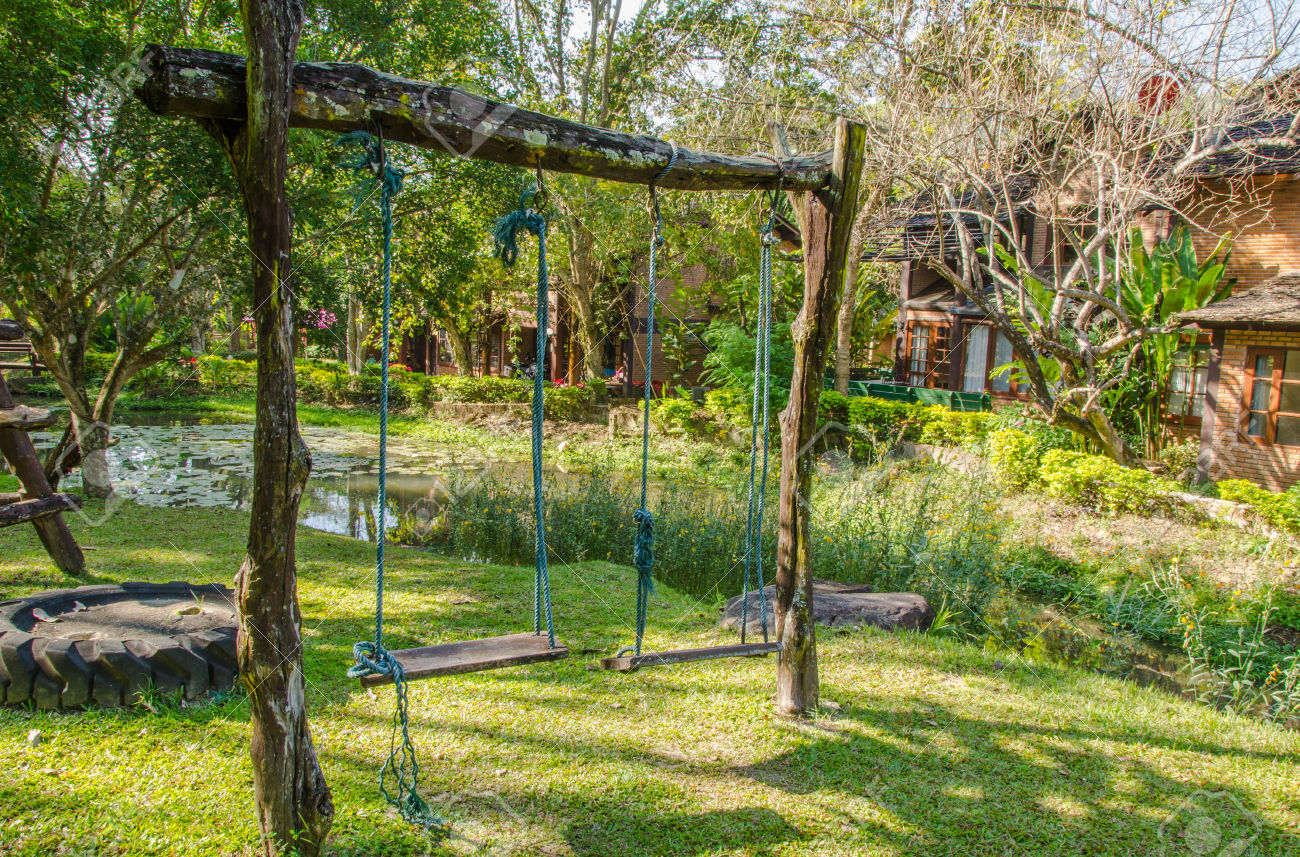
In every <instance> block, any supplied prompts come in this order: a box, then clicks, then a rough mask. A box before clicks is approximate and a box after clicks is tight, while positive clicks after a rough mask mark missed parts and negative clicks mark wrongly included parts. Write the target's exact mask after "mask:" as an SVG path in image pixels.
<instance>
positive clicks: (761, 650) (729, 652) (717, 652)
mask: <svg viewBox="0 0 1300 857" xmlns="http://www.w3.org/2000/svg"><path fill="white" fill-rule="evenodd" d="M780 651H781V644H780V643H735V644H733V645H730V646H705V647H703V648H699V649H676V650H674V651H668V652H646V653H645V654H643V655H626V656H624V657H621V658H601V661H600V668H601V669H603V670H613V671H615V672H621V673H630V672H633V671H635V670H639V669H640V668H641V667H662V666H668V665H669V664H687V663H696V662H698V661H716V660H718V659H719V658H757V657H762V656H763V655H772V654H776V653H778V652H780Z"/></svg>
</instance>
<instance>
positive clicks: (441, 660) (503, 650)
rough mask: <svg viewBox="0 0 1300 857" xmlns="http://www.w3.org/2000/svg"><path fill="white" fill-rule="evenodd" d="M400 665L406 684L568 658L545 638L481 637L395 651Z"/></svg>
mask: <svg viewBox="0 0 1300 857" xmlns="http://www.w3.org/2000/svg"><path fill="white" fill-rule="evenodd" d="M392 655H393V656H394V657H395V658H397V662H398V663H400V664H401V665H402V669H403V670H405V672H406V678H407V680H408V681H410V680H413V679H420V678H433V677H434V676H442V675H460V674H462V673H473V672H480V671H482V670H495V669H500V668H502V667H515V666H520V665H522V664H532V663H538V662H540V661H558V660H560V659H561V658H566V657H568V656H569V650H568V649H567V648H566V647H564V646H559V645H557V646H556V647H555V648H553V649H552V648H551V646H550V642H549V640H548V639H547V636H546V635H545V634H533V633H526V634H509V635H507V636H504V637H483V638H481V639H478V640H462V641H460V642H456V643H442V644H441V645H437V646H420V647H419V648H416V649H397V650H394V651H393V652H392ZM392 681H393V677H392V676H390V675H367V676H362V677H361V684H362V685H363V686H365V687H372V686H374V685H379V684H391V683H392Z"/></svg>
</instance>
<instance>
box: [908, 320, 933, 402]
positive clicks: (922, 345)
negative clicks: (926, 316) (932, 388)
mask: <svg viewBox="0 0 1300 857" xmlns="http://www.w3.org/2000/svg"><path fill="white" fill-rule="evenodd" d="M910 350H911V357H910V359H909V361H908V366H907V369H908V376H907V383H909V384H911V385H912V386H913V387H924V386H925V374H926V371H927V369H928V365H929V357H930V328H929V326H928V325H924V324H914V325H912V344H911V349H910Z"/></svg>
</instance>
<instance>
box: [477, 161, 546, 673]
mask: <svg viewBox="0 0 1300 857" xmlns="http://www.w3.org/2000/svg"><path fill="white" fill-rule="evenodd" d="M539 175H540V174H539ZM530 201H531V202H532V203H533V207H529V206H528V203H529V202H530ZM544 202H545V191H544V190H542V189H541V188H540V187H539V186H534V187H532V188H528V189H527V190H525V191H524V192H523V194H522V195H521V196H520V197H519V207H518V208H516V209H515V210H514V211H512V212H510V213H509V214H506V215H505V216H503V217H502V218H501V219H500V220H498V221H497V222H496V225H495V226H494V227H493V228H492V240H493V242H494V244H495V245H496V255H497V256H498V257H500V259H501V261H502V262H504V263H505V264H506V265H507V266H510V265H513V264H514V263H515V261H516V260H517V259H518V258H519V239H518V236H519V233H520V231H527V232H531V233H533V234H534V235H536V236H537V362H536V363H535V364H534V366H535V370H534V372H533V518H534V520H535V522H536V526H535V529H534V532H533V557H534V566H535V567H534V571H533V633H534V634H539V635H540V634H541V633H542V621H543V619H545V622H546V637H547V640H548V642H549V645H550V647H551V648H552V649H554V648H555V622H554V619H553V617H552V614H551V578H550V569H549V567H548V565H547V556H546V520H545V517H544V511H545V507H544V504H543V502H542V421H543V413H544V408H543V398H544V396H543V394H544V391H545V386H544V385H545V379H546V373H545V371H544V369H543V366H544V365H545V362H546V329H547V327H548V325H549V324H550V309H551V299H550V277H549V274H548V272H547V268H546V218H545V217H544V216H543V215H542V214H541V213H540V211H539V210H538V209H540V208H541V206H542V205H543V204H544Z"/></svg>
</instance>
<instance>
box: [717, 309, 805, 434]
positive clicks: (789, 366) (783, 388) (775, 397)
mask: <svg viewBox="0 0 1300 857" xmlns="http://www.w3.org/2000/svg"><path fill="white" fill-rule="evenodd" d="M704 341H705V342H706V343H707V345H708V347H709V354H708V356H707V357H705V358H704V372H703V373H702V374H701V375H700V379H701V380H702V381H704V382H706V383H708V384H711V385H713V386H715V387H720V388H723V389H730V390H733V391H735V392H737V393H742V394H744V395H745V396H746V398H749V397H752V396H753V389H754V351H755V349H756V348H757V344H758V339H757V337H755V336H754V335H752V334H750V333H749V331H747V330H746V329H745V328H743V327H741V326H740V325H737V324H732V323H731V322H727V321H721V320H715V321H714V322H713V323H712V324H710V325H709V328H708V330H707V331H705V333H704ZM793 372H794V346H793V345H792V344H791V341H790V325H788V324H777V323H775V322H774V323H773V324H772V350H771V373H770V374H771V378H772V387H771V389H772V402H771V408H772V411H773V412H776V411H778V410H780V409H781V408H784V407H785V402H786V399H788V398H789V396H790V387H789V384H790V376H791V374H792V373H793Z"/></svg>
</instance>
